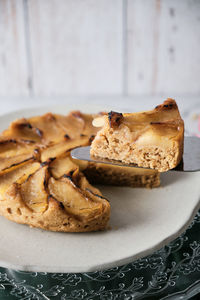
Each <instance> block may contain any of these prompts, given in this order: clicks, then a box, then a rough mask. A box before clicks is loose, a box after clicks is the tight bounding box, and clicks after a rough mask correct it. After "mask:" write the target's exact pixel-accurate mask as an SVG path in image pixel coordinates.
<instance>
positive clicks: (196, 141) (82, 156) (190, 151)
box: [71, 136, 200, 172]
mask: <svg viewBox="0 0 200 300" xmlns="http://www.w3.org/2000/svg"><path fill="white" fill-rule="evenodd" d="M71 157H72V158H73V159H78V160H86V161H89V162H95V163H104V164H110V165H115V166H121V167H130V168H132V167H134V168H142V167H138V165H135V164H124V163H122V162H120V161H117V160H116V161H115V160H109V159H102V158H96V157H93V156H90V146H87V147H78V148H75V149H73V150H72V151H71ZM142 169H149V168H142ZM171 171H182V172H196V171H200V138H197V137H194V136H187V137H185V139H184V153H183V159H182V161H181V162H180V164H179V165H178V166H177V167H176V168H174V169H172V170H171Z"/></svg>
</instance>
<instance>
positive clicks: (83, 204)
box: [48, 177, 102, 219]
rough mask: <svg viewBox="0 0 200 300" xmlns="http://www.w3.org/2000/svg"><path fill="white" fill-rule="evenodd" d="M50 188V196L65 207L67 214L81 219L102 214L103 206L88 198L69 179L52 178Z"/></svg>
mask: <svg viewBox="0 0 200 300" xmlns="http://www.w3.org/2000/svg"><path fill="white" fill-rule="evenodd" d="M48 187H49V192H50V194H51V195H52V196H53V197H54V198H55V199H56V200H58V201H59V202H61V203H62V204H63V205H64V207H65V210H66V211H67V213H69V214H71V215H74V216H76V217H77V218H80V219H90V218H95V217H97V216H98V215H100V214H102V204H101V203H95V202H93V201H92V199H91V198H89V197H86V196H85V195H84V194H83V193H82V192H81V190H80V189H79V188H77V187H76V186H75V184H74V183H73V182H72V181H71V180H70V179H68V178H63V179H59V180H55V179H54V178H52V177H51V178H50V180H49V186H48Z"/></svg>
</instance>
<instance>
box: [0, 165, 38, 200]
mask: <svg viewBox="0 0 200 300" xmlns="http://www.w3.org/2000/svg"><path fill="white" fill-rule="evenodd" d="M39 167H40V164H39V163H37V162H32V161H31V162H28V163H26V164H22V165H18V167H17V168H15V169H14V170H12V171H11V172H7V173H4V174H1V175H0V179H1V180H0V200H4V193H5V192H6V190H7V189H8V188H9V187H10V186H11V185H12V184H13V183H15V182H17V181H18V180H19V179H20V178H21V180H20V183H21V182H22V178H23V181H25V180H26V179H27V177H28V176H29V175H30V174H32V173H34V172H35V171H36V170H37V169H38V168H39Z"/></svg>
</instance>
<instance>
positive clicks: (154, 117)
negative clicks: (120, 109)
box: [90, 99, 184, 172]
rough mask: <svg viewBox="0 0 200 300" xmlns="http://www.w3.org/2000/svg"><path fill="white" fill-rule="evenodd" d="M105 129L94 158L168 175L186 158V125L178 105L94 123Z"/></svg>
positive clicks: (171, 102)
mask: <svg viewBox="0 0 200 300" xmlns="http://www.w3.org/2000/svg"><path fill="white" fill-rule="evenodd" d="M94 125H96V126H103V127H102V129H101V130H100V131H98V133H97V135H96V137H95V139H94V141H93V142H92V144H91V150H90V153H91V155H92V156H95V157H99V158H107V159H111V160H118V161H122V162H123V163H126V164H131V163H133V164H137V165H138V166H140V167H145V168H151V169H156V170H158V171H159V172H164V171H167V170H169V169H173V168H175V167H176V166H177V165H178V164H179V163H180V161H181V159H182V155H183V141H184V122H183V120H182V118H181V116H180V113H179V110H178V107H177V104H176V102H175V100H173V99H167V100H166V101H164V103H163V104H161V105H158V106H156V107H155V109H153V110H151V111H144V112H139V113H126V114H122V113H116V112H113V111H111V112H110V113H108V114H107V115H105V116H103V117H98V118H97V119H96V120H94Z"/></svg>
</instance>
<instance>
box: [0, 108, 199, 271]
mask: <svg viewBox="0 0 200 300" xmlns="http://www.w3.org/2000/svg"><path fill="white" fill-rule="evenodd" d="M67 107H68V109H65V108H63V107H56V108H55V107H48V108H42V109H41V108H40V109H30V110H26V111H18V112H14V113H11V114H7V115H5V116H2V117H1V118H0V130H3V129H5V128H6V127H7V126H8V124H9V122H10V121H12V120H13V119H15V118H17V117H23V116H24V117H28V116H31V115H36V114H42V113H44V112H47V111H53V112H57V113H65V112H66V113H67V111H68V110H69V105H67ZM70 109H76V107H72V105H71V106H70ZM78 109H81V107H80V106H79V107H78ZM85 111H87V112H91V111H93V112H94V111H97V109H95V108H91V107H90V109H89V108H87V109H86V110H85ZM161 180H162V185H161V187H160V188H157V189H152V190H147V189H141V188H136V189H132V188H123V187H111V186H110V187H108V186H107V187H105V186H100V187H99V188H100V190H101V191H102V193H103V195H105V197H106V198H108V199H110V202H111V220H110V226H111V229H110V230H108V231H105V232H92V233H55V232H48V231H44V230H40V229H33V228H29V227H28V226H26V225H20V224H16V223H14V222H11V221H8V220H7V219H5V218H4V217H0V236H1V241H0V266H3V267H8V268H13V269H21V270H26V271H47V272H61V273H64V272H88V271H97V270H100V269H106V268H110V267H114V266H118V265H122V264H125V263H129V262H132V261H133V260H134V259H137V258H139V257H142V256H145V255H147V254H150V253H152V252H153V251H155V250H156V249H158V248H161V247H162V246H164V245H165V244H167V243H168V242H170V241H171V240H172V239H174V238H176V237H177V236H178V235H179V234H180V233H181V232H182V231H184V230H185V229H186V227H187V226H188V225H189V223H190V222H191V221H192V218H193V217H194V215H195V213H196V212H197V210H198V209H199V206H200V202H199V196H200V184H199V182H200V173H199V172H196V173H179V172H167V173H165V174H162V178H161Z"/></svg>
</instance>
